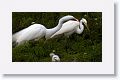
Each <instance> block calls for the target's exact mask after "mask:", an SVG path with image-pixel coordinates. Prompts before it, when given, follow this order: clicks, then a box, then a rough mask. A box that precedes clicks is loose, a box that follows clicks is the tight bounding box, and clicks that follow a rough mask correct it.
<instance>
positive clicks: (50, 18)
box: [12, 12, 102, 62]
mask: <svg viewBox="0 0 120 80" xmlns="http://www.w3.org/2000/svg"><path fill="white" fill-rule="evenodd" d="M65 15H72V16H74V17H76V18H77V19H81V18H83V17H84V18H86V19H87V21H88V26H89V28H90V32H89V31H87V30H86V28H85V30H84V32H83V33H82V34H80V35H79V34H73V35H71V36H70V38H69V39H67V38H65V37H60V38H57V39H52V40H49V41H47V42H46V43H45V44H44V39H40V40H39V41H34V42H33V41H29V42H27V43H25V44H23V45H20V46H17V47H15V48H12V61H13V62H41V61H42V62H48V61H51V58H50V57H49V54H50V53H51V52H52V50H56V54H57V55H59V56H60V58H61V61H62V62H72V61H75V62H101V61H102V13H101V12H57V13H55V12H46V13H45V12H13V13H12V33H13V34H14V33H15V32H18V31H20V30H22V29H24V28H26V27H28V26H30V25H31V22H36V23H40V24H43V25H44V26H46V27H47V28H53V27H55V26H56V25H57V24H58V20H59V19H60V18H61V17H63V16H65Z"/></svg>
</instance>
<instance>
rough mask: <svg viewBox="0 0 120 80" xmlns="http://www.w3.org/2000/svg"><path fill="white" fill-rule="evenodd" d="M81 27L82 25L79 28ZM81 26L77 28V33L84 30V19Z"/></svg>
mask: <svg viewBox="0 0 120 80" xmlns="http://www.w3.org/2000/svg"><path fill="white" fill-rule="evenodd" d="M79 27H80V28H79ZM79 27H78V28H77V30H76V33H77V34H81V33H82V32H83V30H84V25H83V24H82V20H81V21H80V25H79Z"/></svg>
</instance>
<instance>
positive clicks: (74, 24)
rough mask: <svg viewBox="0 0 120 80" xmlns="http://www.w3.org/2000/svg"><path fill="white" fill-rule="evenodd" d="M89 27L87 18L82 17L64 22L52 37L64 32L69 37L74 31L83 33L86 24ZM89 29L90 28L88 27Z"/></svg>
mask: <svg viewBox="0 0 120 80" xmlns="http://www.w3.org/2000/svg"><path fill="white" fill-rule="evenodd" d="M83 24H84V25H85V26H86V27H87V20H86V19H84V18H82V19H81V20H80V22H79V21H72V20H69V21H67V22H66V23H64V24H63V26H62V27H61V29H60V30H58V31H57V32H56V33H55V34H53V35H52V36H51V38H53V37H56V36H59V35H61V34H64V35H65V36H67V37H69V36H70V35H71V34H73V33H77V34H81V33H82V32H83V30H84V25H83ZM87 29H88V30H89V28H88V27H87Z"/></svg>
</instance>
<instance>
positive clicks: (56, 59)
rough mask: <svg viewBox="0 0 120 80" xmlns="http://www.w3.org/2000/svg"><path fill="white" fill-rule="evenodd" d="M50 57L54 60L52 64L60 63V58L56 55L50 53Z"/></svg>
mask: <svg viewBox="0 0 120 80" xmlns="http://www.w3.org/2000/svg"><path fill="white" fill-rule="evenodd" d="M50 57H51V58H52V62H60V58H59V56H58V55H55V54H54V53H50Z"/></svg>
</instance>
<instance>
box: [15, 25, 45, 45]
mask: <svg viewBox="0 0 120 80" xmlns="http://www.w3.org/2000/svg"><path fill="white" fill-rule="evenodd" d="M45 33H46V28H45V27H44V26H43V25H41V24H33V25H31V26H29V27H27V28H25V29H23V30H21V31H19V32H18V33H16V34H14V35H13V40H16V42H17V43H18V44H21V43H24V42H25V41H29V40H33V39H36V38H42V37H44V36H45Z"/></svg>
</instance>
